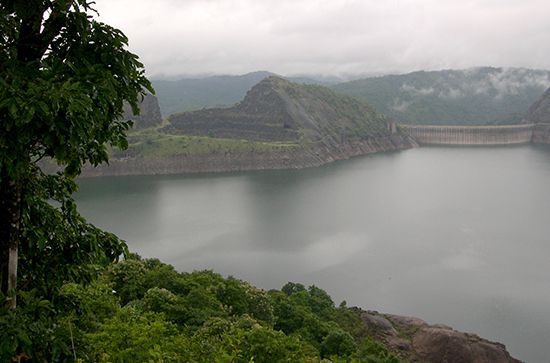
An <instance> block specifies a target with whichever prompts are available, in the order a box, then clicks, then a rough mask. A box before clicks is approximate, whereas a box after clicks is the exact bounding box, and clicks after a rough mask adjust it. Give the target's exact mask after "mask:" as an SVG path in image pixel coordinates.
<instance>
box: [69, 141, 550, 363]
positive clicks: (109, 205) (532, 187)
mask: <svg viewBox="0 0 550 363" xmlns="http://www.w3.org/2000/svg"><path fill="white" fill-rule="evenodd" d="M80 184H81V192H80V193H79V194H78V196H77V200H78V204H79V207H80V210H81V211H82V213H83V214H84V215H85V216H87V217H88V218H89V219H90V220H91V221H92V222H94V223H96V224H98V225H99V226H101V227H103V228H106V229H108V230H111V231H113V232H115V233H117V234H118V235H119V236H121V237H122V238H124V239H126V240H127V241H128V243H129V245H130V248H131V249H132V250H134V251H136V252H138V253H140V254H141V255H143V256H147V257H153V256H154V257H158V258H160V259H162V260H163V261H165V262H168V263H171V264H173V265H175V266H176V267H177V268H178V269H179V270H186V271H189V270H192V269H214V270H216V271H218V272H220V273H223V274H226V275H234V276H237V277H239V278H243V279H246V280H249V281H251V282H253V283H254V284H256V285H258V286H261V287H264V288H280V287H281V286H282V285H283V284H284V283H286V282H287V281H298V282H302V283H305V284H315V285H318V286H320V287H322V288H324V289H326V290H327V291H328V292H329V293H330V294H331V295H332V296H333V297H334V299H335V301H336V303H339V302H340V301H341V300H343V299H345V300H346V301H347V302H348V304H349V305H359V306H363V307H365V308H369V309H377V310H380V311H384V312H391V313H399V314H410V315H415V316H418V317H422V318H424V319H426V320H428V321H429V322H431V323H445V324H448V325H451V326H453V327H455V328H457V329H460V330H465V331H472V332H476V333H478V334H480V335H482V336H485V337H487V338H489V339H492V340H498V341H501V342H503V343H505V344H506V345H507V346H508V348H509V349H510V351H511V352H512V353H513V354H515V355H517V356H518V357H520V358H522V359H524V360H527V361H530V362H531V361H532V362H544V361H548V358H547V351H546V344H547V343H548V342H550V311H549V310H550V289H549V288H548V286H550V267H549V266H550V264H549V262H550V261H549V260H550V257H549V256H550V243H548V242H549V238H548V235H549V234H550V233H549V232H550V225H549V224H548V216H549V215H550V193H548V192H547V190H548V186H549V185H550V148H548V147H532V146H523V147H508V148H421V149H415V150H407V151H403V152H399V153H390V154H381V155H375V156H369V157H362V158H356V159H353V160H350V161H346V162H339V163H335V164H333V165H329V166H326V167H322V168H316V169H309V170H301V171H268V172H250V173H230V174H202V175H193V176H154V177H116V178H98V179H83V180H81V181H80Z"/></svg>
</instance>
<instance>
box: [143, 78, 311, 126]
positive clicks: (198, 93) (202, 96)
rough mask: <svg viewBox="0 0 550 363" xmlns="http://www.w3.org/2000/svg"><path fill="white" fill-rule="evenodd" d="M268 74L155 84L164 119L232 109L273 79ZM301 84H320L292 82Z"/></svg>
mask: <svg viewBox="0 0 550 363" xmlns="http://www.w3.org/2000/svg"><path fill="white" fill-rule="evenodd" d="M273 75H275V74H274V73H271V72H266V71H258V72H251V73H247V74H243V75H238V76H229V75H227V76H211V77H203V78H182V79H178V80H153V81H152V83H153V87H154V88H155V91H156V93H157V96H158V97H159V101H160V108H161V111H162V114H163V116H164V117H167V116H169V115H171V114H174V113H179V112H185V111H194V110H199V109H201V108H205V107H206V108H210V107H222V106H232V105H233V104H235V103H237V102H239V101H240V100H242V99H243V97H244V96H245V94H246V92H247V91H248V90H249V89H250V88H251V87H252V86H254V85H255V84H257V83H258V82H260V81H261V80H262V79H264V78H266V77H269V76H273ZM289 79H290V80H292V81H296V82H300V83H320V82H318V81H315V80H312V79H309V78H304V77H302V78H289Z"/></svg>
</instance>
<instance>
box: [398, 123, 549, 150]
mask: <svg viewBox="0 0 550 363" xmlns="http://www.w3.org/2000/svg"><path fill="white" fill-rule="evenodd" d="M388 127H389V128H390V130H392V131H394V130H396V129H398V130H400V131H401V132H403V133H404V134H407V135H409V136H411V137H412V138H413V139H415V140H416V141H417V142H418V143H419V144H420V145H513V144H527V143H531V142H535V143H550V124H517V125H494V126H493V125H484V126H458V125H410V124H399V125H397V127H396V126H394V125H389V126H388Z"/></svg>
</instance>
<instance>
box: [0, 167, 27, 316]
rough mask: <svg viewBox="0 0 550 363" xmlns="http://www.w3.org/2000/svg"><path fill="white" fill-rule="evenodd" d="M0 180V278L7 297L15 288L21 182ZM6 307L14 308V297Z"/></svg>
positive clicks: (4, 176) (5, 177)
mask: <svg viewBox="0 0 550 363" xmlns="http://www.w3.org/2000/svg"><path fill="white" fill-rule="evenodd" d="M2 174H3V175H2V179H1V180H0V249H1V251H0V253H1V255H0V256H1V260H0V267H1V268H0V276H1V280H2V281H1V288H2V293H3V294H4V295H8V293H11V292H12V291H13V290H15V289H16V288H17V259H18V251H19V238H20V232H21V191H22V188H21V185H22V184H21V182H16V181H14V180H12V179H10V178H9V177H7V175H6V173H2ZM7 303H8V305H10V306H11V307H12V308H15V307H16V299H15V295H13V298H10V299H8V301H7Z"/></svg>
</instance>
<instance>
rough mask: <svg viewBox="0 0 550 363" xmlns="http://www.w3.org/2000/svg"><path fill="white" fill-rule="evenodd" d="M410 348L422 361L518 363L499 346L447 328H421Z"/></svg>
mask: <svg viewBox="0 0 550 363" xmlns="http://www.w3.org/2000/svg"><path fill="white" fill-rule="evenodd" d="M412 347H413V350H414V351H415V353H416V354H417V355H418V357H420V358H421V359H423V360H425V361H428V362H441V363H462V362H472V363H510V362H519V361H518V360H517V359H514V358H512V357H511V356H510V354H509V353H508V352H507V351H506V347H505V346H504V345H503V344H500V343H494V342H490V341H488V340H485V339H482V338H480V337H479V336H477V335H474V334H466V333H462V332H459V331H456V330H453V329H452V328H449V327H432V326H425V327H422V328H420V329H419V330H418V332H416V334H414V336H413V338H412Z"/></svg>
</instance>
